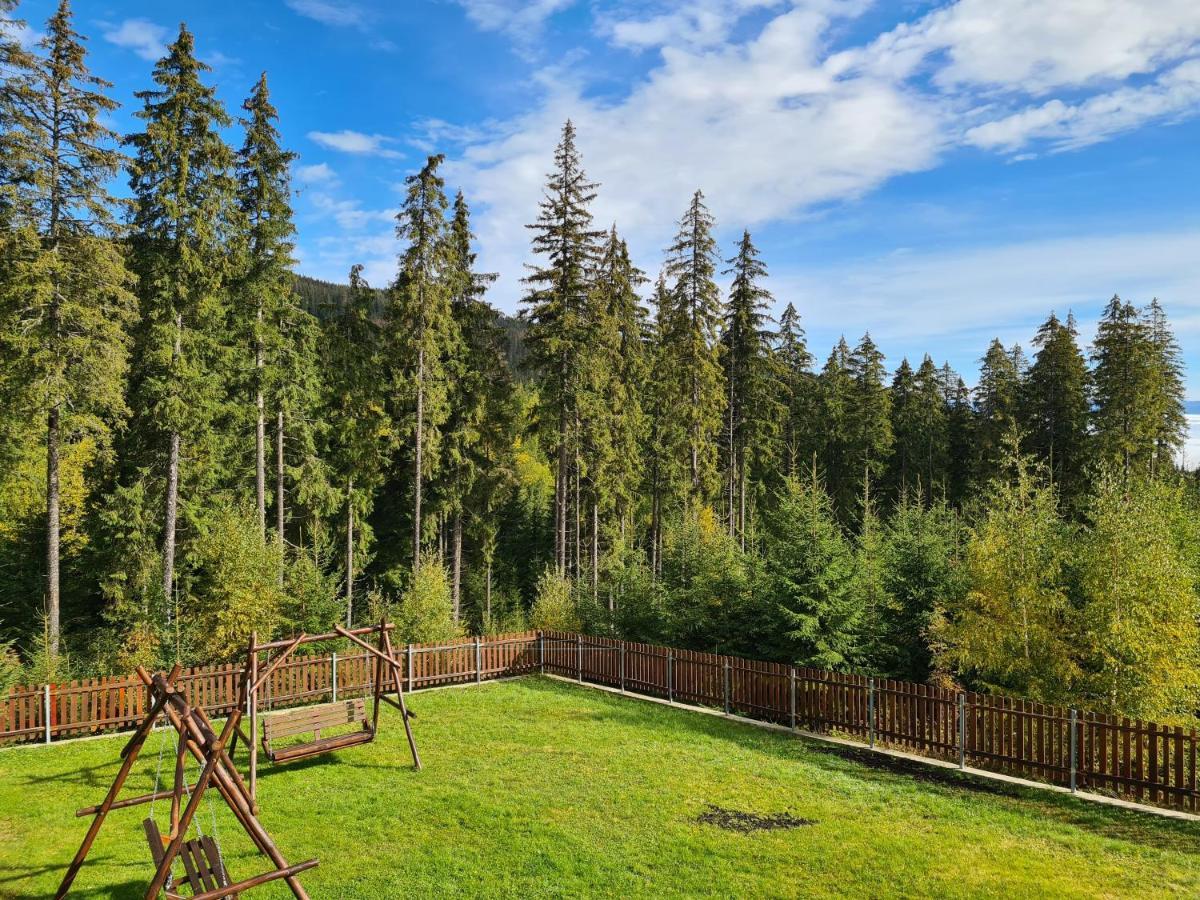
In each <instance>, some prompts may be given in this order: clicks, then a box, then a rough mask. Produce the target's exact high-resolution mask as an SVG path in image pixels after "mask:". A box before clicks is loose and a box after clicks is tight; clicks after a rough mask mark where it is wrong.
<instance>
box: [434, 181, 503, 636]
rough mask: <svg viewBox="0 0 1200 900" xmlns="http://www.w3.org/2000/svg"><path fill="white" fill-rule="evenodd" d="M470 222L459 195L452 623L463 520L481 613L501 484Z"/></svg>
mask: <svg viewBox="0 0 1200 900" xmlns="http://www.w3.org/2000/svg"><path fill="white" fill-rule="evenodd" d="M473 240H474V236H473V235H472V234H471V214H470V209H469V208H468V206H467V201H466V199H465V198H464V197H463V195H462V192H461V191H459V192H458V194H456V195H455V198H454V215H453V218H452V219H451V222H450V232H449V248H448V249H449V260H448V277H449V279H450V311H451V315H452V316H453V318H454V323H455V326H456V334H457V336H458V344H457V346H456V347H454V348H453V351H452V355H451V358H450V361H449V363H448V374H449V375H450V376H451V379H450V384H449V396H448V398H447V399H448V411H449V414H448V416H447V419H446V423H445V426H444V435H445V438H444V440H445V463H444V467H443V473H442V478H443V481H444V483H445V487H444V489H443V493H444V494H445V505H446V507H447V508H448V510H449V514H450V517H451V522H452V535H453V543H452V555H451V566H450V572H451V582H450V583H451V606H452V611H453V618H454V619H455V621H457V620H458V619H459V617H460V615H461V608H462V568H463V532H464V528H465V525H464V520H469V521H472V522H474V523H475V524H476V526H477V527H476V531H477V532H478V533H479V535H480V543H481V546H483V549H484V557H485V567H486V569H487V571H486V573H485V593H486V594H487V597H486V598H485V606H488V605H490V597H491V580H492V577H491V558H492V555H493V554H494V543H495V538H494V534H493V532H494V526H495V522H494V520H493V516H494V513H493V509H494V506H495V503H496V500H497V497H498V494H499V490H500V488H501V484H502V482H503V478H504V472H503V470H502V467H501V465H500V463H501V457H502V456H503V450H502V442H503V441H504V440H505V438H506V437H507V434H508V432H509V427H510V423H509V421H508V415H507V414H508V410H509V405H510V404H509V395H510V393H511V390H512V385H511V379H510V376H509V373H508V369H507V366H506V364H505V361H504V355H503V341H504V336H503V333H502V332H501V331H500V328H499V327H498V325H497V324H496V320H497V317H498V314H497V312H496V310H494V309H493V308H492V307H491V306H489V305H488V303H487V302H486V300H484V294H485V293H486V291H487V288H488V285H489V284H491V283H492V282H493V281H494V280H495V279H496V276H495V275H493V274H491V273H484V272H477V271H476V270H475V257H476V254H475V250H474V248H473V246H472V241H473Z"/></svg>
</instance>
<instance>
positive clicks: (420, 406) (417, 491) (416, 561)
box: [413, 346, 425, 571]
mask: <svg viewBox="0 0 1200 900" xmlns="http://www.w3.org/2000/svg"><path fill="white" fill-rule="evenodd" d="M424 443H425V347H424V346H421V347H420V348H418V350H417V450H416V453H414V454H413V456H414V457H415V462H414V465H413V570H414V571H415V570H416V568H417V566H418V565H420V563H421V454H422V451H423V450H424V447H423V444H424Z"/></svg>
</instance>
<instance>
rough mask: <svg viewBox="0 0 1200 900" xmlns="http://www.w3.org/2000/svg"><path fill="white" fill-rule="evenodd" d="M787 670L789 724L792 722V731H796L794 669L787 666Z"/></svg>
mask: <svg viewBox="0 0 1200 900" xmlns="http://www.w3.org/2000/svg"><path fill="white" fill-rule="evenodd" d="M788 670H789V671H788V676H789V680H790V682H791V692H790V693H791V698H790V706H791V712H790V717H791V722H792V731H795V730H796V667H795V666H789V667H788Z"/></svg>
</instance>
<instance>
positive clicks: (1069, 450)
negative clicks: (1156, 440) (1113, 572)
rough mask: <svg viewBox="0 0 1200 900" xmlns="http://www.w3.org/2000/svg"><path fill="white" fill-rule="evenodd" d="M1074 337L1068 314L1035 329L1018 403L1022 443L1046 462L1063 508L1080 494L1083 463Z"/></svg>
mask: <svg viewBox="0 0 1200 900" xmlns="http://www.w3.org/2000/svg"><path fill="white" fill-rule="evenodd" d="M1076 334H1077V332H1076V330H1075V319H1074V317H1073V316H1068V317H1067V321H1066V322H1065V323H1064V322H1062V321H1060V320H1059V318H1058V317H1057V316H1055V315H1054V314H1053V313H1051V315H1050V318H1049V319H1047V320H1046V321H1045V322H1044V323H1043V324H1042V326H1041V327H1040V328H1039V329H1038V332H1037V335H1036V336H1035V337H1034V339H1033V343H1034V346H1035V347H1037V348H1038V350H1037V353H1036V354H1035V356H1034V361H1033V365H1032V366H1030V368H1029V373H1028V374H1027V375H1026V377H1025V381H1024V384H1023V387H1022V403H1021V407H1022V410H1021V419H1022V426H1023V431H1024V432H1025V445H1026V447H1027V448H1028V450H1029V452H1031V453H1033V454H1034V455H1035V456H1036V457H1038V458H1039V459H1041V460H1043V461H1045V463H1046V466H1047V468H1048V470H1049V472H1050V477H1051V478H1052V479H1053V481H1054V483H1055V485H1056V486H1057V488H1058V493H1059V498H1060V499H1061V500H1062V501H1063V502H1064V503H1066V504H1070V503H1071V502H1073V501H1074V500H1075V498H1077V497H1078V496H1079V495H1080V494H1081V493H1082V492H1083V490H1084V488H1085V484H1084V470H1085V467H1086V465H1087V462H1088V413H1089V407H1090V403H1091V401H1090V399H1089V397H1088V385H1089V374H1088V369H1087V362H1086V361H1085V360H1084V358H1083V353H1082V352H1081V351H1080V349H1079V345H1078V344H1077V343H1076V340H1075V338H1076Z"/></svg>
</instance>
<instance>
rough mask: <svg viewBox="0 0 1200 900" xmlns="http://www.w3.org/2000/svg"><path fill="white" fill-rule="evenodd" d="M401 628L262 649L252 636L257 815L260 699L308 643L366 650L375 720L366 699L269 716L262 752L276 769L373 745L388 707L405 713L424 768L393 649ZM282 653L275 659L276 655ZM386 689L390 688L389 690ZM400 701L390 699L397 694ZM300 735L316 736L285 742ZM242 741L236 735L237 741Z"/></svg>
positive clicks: (416, 762) (249, 680) (338, 632)
mask: <svg viewBox="0 0 1200 900" xmlns="http://www.w3.org/2000/svg"><path fill="white" fill-rule="evenodd" d="M394 628H395V625H393V624H392V623H390V622H386V621H384V622H380V623H379V624H378V625H370V626H367V627H365V628H355V629H353V630H350V629H347V628H343V627H341V626H340V625H339V626H337V628H336V629H335V630H334V631H333V632H332V633H330V634H301V635H300V636H299V637H294V638H286V639H284V640H278V641H269V642H267V643H265V644H259V643H258V640H257V635H254V636H252V637H251V640H250V651H249V653H248V656H247V660H246V669H245V674H244V681H245V682H246V684H248V685H249V692H248V694H247V696H248V699H249V702H248V704H247V705H248V707H249V713H248V714H249V717H250V736H249V738H245V736H244V735H243V737H244V738H245V740H246V743H247V744H248V745H249V746H248V749H249V751H250V768H249V777H248V779H247V780H248V782H249V791H250V798H251V802H252V803H253V804H254V808H255V810H257V809H258V802H257V798H258V752H259V745H258V744H257V743H256V742H255V738H256V737H257V731H258V716H259V709H258V704H259V694H260V692H261V691H262V690H263V687H264V685H267V684H268V682H269V679H270V678H271V676H272V675H273V674H274V673H275V672H276V671H277V670H278V669H279V667H280V666H281V665H283V663H284V662H286V661H287V659H288V658H289V657H290V656H291V655H292V654H293V653H294V652H295V651H296V649H297V648H298V647H300V646H302V645H304V644H311V643H315V642H317V641H329V640H335V639H337V638H345V639H346V640H348V641H350V642H351V643H353V644H355V645H357V646H358V647H360V648H361V649H363V650H365V651H366V652H367V653H368V654H369V655H370V656H371V658H372V661H373V662H374V677H373V679H372V681H373V684H374V694H373V703H372V708H371V715H370V718H368V717H367V710H366V700H365V699H364V698H362V697H358V698H354V699H351V700H338V701H335V702H332V703H321V704H317V705H315V706H305V707H301V708H298V709H292V710H286V711H283V712H275V713H269V714H268V715H265V716H263V727H262V752H263V755H264V756H266V758H267V759H268V760H270V761H271V762H272V763H274V764H277V765H278V764H282V763H287V762H293V761H295V760H298V759H307V758H309V757H313V756H318V755H320V754H323V753H332V752H334V751H337V750H345V749H347V748H349V747H356V746H358V745H359V744H369V743H370V742H371V741H373V740H375V734H376V732H377V730H378V727H379V710H380V704H381V703H382V702H386V703H390V704H391V705H392V706H394V707H396V709H398V710H399V711H400V716H401V718H402V719H403V721H404V732H405V735H406V736H407V738H408V748H409V751H410V752H411V753H412V759H413V766H414V767H416V768H418V769H420V768H421V756H420V754H419V753H418V752H417V743H416V740H415V739H414V738H413V732H412V725H411V723H410V721H409V720H410V719H412V718H415V717H416V713H414V712H412V711H411V710H410V709H409V708H408V706H407V704H405V702H404V676H403V674H402V670H401V664H400V661H399V660H398V659H396V655H395V652H394V651H393V649H392V638H391V631H392V630H393V629H394ZM368 635H377V639H376V640H377V646H371V645H370V644H368V643H367V642H366V641H365V640H363V637H365V636H368ZM272 651H278V652H276V654H275V657H274V659H270V656H269V655H270V653H271V652H272ZM264 653H265V654H268V659H267V660H262V659H260V656H261V655H262V654H264ZM385 685H387V689H386V690H385ZM393 692H394V694H395V697H394V698H393V697H392V696H389V694H391V693H393ZM355 723H359V724H360V727H359V729H358V730H357V731H351V732H349V733H345V734H336V735H332V736H328V737H322V734H321V733H322V732H323V731H327V730H330V729H334V728H341V727H344V726H346V725H353V724H355ZM300 735H311V737H310V738H309V739H308V740H306V741H302V742H300V743H294V744H286V743H285V744H283V745H280V744H279V742H280V741H282V740H285V739H287V738H292V737H297V736H300ZM234 739H235V741H236V736H235V738H234Z"/></svg>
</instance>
